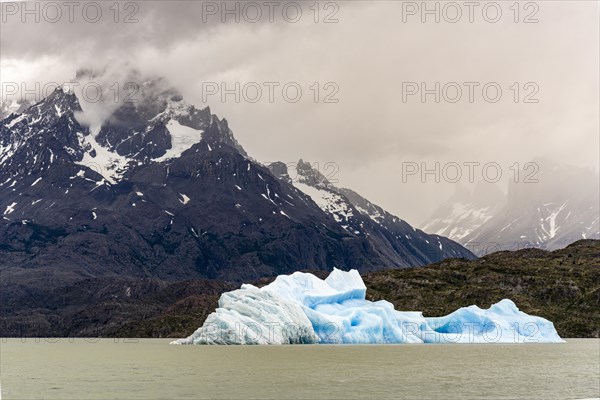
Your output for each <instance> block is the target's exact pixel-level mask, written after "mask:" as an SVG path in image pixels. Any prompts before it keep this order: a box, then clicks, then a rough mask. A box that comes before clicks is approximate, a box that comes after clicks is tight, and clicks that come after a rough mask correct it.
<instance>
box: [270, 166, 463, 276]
mask: <svg viewBox="0 0 600 400" xmlns="http://www.w3.org/2000/svg"><path fill="white" fill-rule="evenodd" d="M292 168H295V171H294V172H293V173H292V174H291V175H292V176H294V179H292V178H290V173H289V171H288V168H287V166H286V165H285V164H283V163H281V162H277V163H273V164H271V165H270V167H269V169H271V171H272V172H273V174H274V175H275V176H277V177H278V178H279V179H281V180H283V181H285V182H291V183H292V184H293V185H295V186H296V187H298V188H299V189H300V190H302V191H305V192H306V193H310V194H311V196H314V200H315V201H316V202H317V203H318V204H319V206H320V207H321V208H322V209H323V211H324V212H325V213H328V214H330V215H331V216H332V217H333V218H334V220H335V221H336V222H338V224H339V225H340V226H341V227H342V228H343V229H344V230H345V231H346V232H348V233H349V234H352V235H353V236H357V237H364V238H367V239H368V240H369V242H370V243H371V244H372V246H373V249H374V252H375V253H376V254H379V255H381V256H382V257H384V258H387V259H390V260H392V264H390V265H391V266H392V267H395V268H401V267H406V266H417V265H426V264H429V263H432V262H437V261H440V260H442V259H444V258H468V259H469V258H473V256H472V254H471V253H470V252H469V251H466V250H465V249H464V248H463V247H462V246H461V245H459V244H457V243H455V242H453V241H451V240H449V239H447V238H444V237H442V236H438V235H429V234H427V233H425V232H423V231H421V230H419V229H415V228H413V227H412V226H410V225H409V224H408V223H406V222H405V221H403V220H401V219H400V218H398V217H396V216H394V215H391V214H390V213H388V212H387V211H385V210H384V209H382V208H381V207H379V206H377V205H375V204H373V203H371V202H370V201H368V200H367V199H365V198H364V197H362V196H360V195H359V194H358V193H356V192H354V191H352V190H350V189H344V188H337V187H335V186H334V185H333V184H331V182H329V181H328V180H327V178H326V177H325V176H323V174H321V173H320V172H319V171H318V170H316V169H315V168H313V167H312V166H311V164H310V163H308V162H305V161H303V160H299V161H298V163H297V164H295V166H292Z"/></svg>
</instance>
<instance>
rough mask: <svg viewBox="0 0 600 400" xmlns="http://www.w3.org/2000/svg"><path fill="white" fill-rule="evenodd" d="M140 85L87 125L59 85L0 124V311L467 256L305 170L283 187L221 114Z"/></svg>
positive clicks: (160, 86)
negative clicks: (192, 282) (159, 288)
mask: <svg viewBox="0 0 600 400" xmlns="http://www.w3.org/2000/svg"><path fill="white" fill-rule="evenodd" d="M140 88H141V90H140V93H139V96H138V99H137V100H138V101H137V102H135V103H131V102H130V103H122V104H120V105H118V107H115V109H114V110H113V111H112V113H111V115H110V117H109V118H107V119H105V120H104V122H103V123H102V124H101V126H97V127H92V128H90V127H88V126H86V125H85V124H83V123H82V122H81V121H84V120H86V117H88V116H89V115H88V114H90V113H89V111H86V104H85V103H80V101H79V99H78V97H77V95H76V94H75V93H74V92H73V91H72V90H70V89H68V88H67V87H61V88H57V89H56V90H55V91H54V92H52V93H51V94H50V95H49V96H48V97H46V98H45V99H43V100H42V101H40V102H38V103H36V104H32V105H27V106H24V105H22V107H21V106H19V107H18V108H17V109H15V104H14V103H11V104H10V105H9V107H8V108H10V110H11V112H10V114H9V115H8V116H7V117H6V118H5V119H3V120H2V121H0V259H1V260H2V261H0V273H1V274H2V279H1V282H0V292H1V293H2V295H3V298H2V307H4V309H3V310H2V314H4V315H7V314H8V315H11V312H10V310H11V309H13V308H12V307H15V306H16V305H17V304H20V303H22V304H30V303H31V302H32V301H33V302H34V303H35V301H37V300H35V298H36V297H38V296H39V298H41V299H43V298H44V297H45V296H47V295H48V293H49V291H54V290H58V291H59V292H60V290H61V288H63V287H67V286H69V285H77V284H78V282H83V281H88V282H89V280H90V279H91V280H93V281H96V280H97V282H98V285H108V286H110V285H109V284H108V283H107V282H111V279H115V282H117V281H118V280H117V278H118V279H125V278H127V279H129V278H133V279H159V280H165V281H180V280H188V279H205V280H210V279H219V280H222V281H231V282H243V281H250V280H255V279H259V278H261V277H268V276H275V275H278V274H285V273H290V272H293V271H296V270H299V269H311V270H331V269H332V268H333V267H338V268H341V269H349V268H356V269H358V270H360V271H363V272H366V271H375V270H380V269H389V268H404V267H411V266H420V265H426V264H429V263H431V262H435V261H439V260H441V259H444V258H448V257H459V258H460V257H464V258H468V259H472V258H474V255H473V254H472V253H471V252H470V251H468V250H467V249H465V248H464V247H463V246H461V245H460V244H458V243H456V242H454V241H452V240H449V239H447V238H445V237H442V236H439V235H428V234H426V233H425V232H423V231H421V230H418V229H415V228H413V227H411V226H410V225H409V224H407V223H406V222H404V221H402V220H401V219H400V218H398V217H395V216H393V215H391V214H389V213H387V212H385V211H384V210H383V209H381V208H379V207H377V206H376V205H374V204H372V203H370V202H369V201H367V200H366V199H364V198H362V197H361V196H359V195H358V194H356V193H354V192H352V191H350V190H347V189H338V188H335V187H334V186H332V185H331V184H330V183H329V182H327V180H326V179H324V178H323V176H322V175H321V174H320V173H319V172H318V171H315V170H313V169H312V168H311V166H310V165H309V164H308V163H304V162H299V163H298V164H297V167H296V170H295V171H294V175H295V176H297V177H298V179H297V180H292V179H291V178H289V176H287V177H286V173H287V170H286V166H285V164H282V163H279V164H275V165H271V166H269V167H267V166H265V165H262V164H261V163H259V162H257V161H255V160H254V159H252V158H251V157H250V156H249V155H248V154H247V153H246V151H245V150H244V149H243V148H242V146H241V145H240V144H239V143H238V142H237V140H236V139H235V137H234V136H233V133H232V131H231V129H230V128H229V124H228V122H227V121H226V120H225V119H220V118H218V117H217V116H216V115H214V114H212V113H211V111H210V109H209V108H208V107H206V108H201V109H198V108H196V107H194V106H193V105H190V104H188V103H187V102H185V100H183V98H182V97H181V95H179V93H177V92H176V91H175V90H173V89H171V88H170V87H168V85H167V84H166V83H165V82H164V81H163V80H162V79H152V80H148V81H145V82H144V83H143V84H142V85H140ZM5 106H6V105H5ZM5 108H6V107H5ZM86 113H87V114H86ZM278 167H279V169H278ZM88 284H89V283H88ZM78 301H81V302H85V299H79V300H78Z"/></svg>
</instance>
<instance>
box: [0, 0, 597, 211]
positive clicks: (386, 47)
mask: <svg viewBox="0 0 600 400" xmlns="http://www.w3.org/2000/svg"><path fill="white" fill-rule="evenodd" d="M206 3H207V2H204V5H203V4H202V3H198V2H141V3H140V4H139V5H140V9H139V12H138V13H137V14H136V18H138V19H139V23H136V24H124V23H119V24H115V23H111V21H110V20H103V21H101V22H100V23H96V24H89V23H86V22H85V21H82V20H79V21H76V22H75V23H73V24H69V23H57V24H53V25H51V26H49V24H43V23H40V24H27V25H26V26H27V29H22V28H23V26H22V25H20V24H19V23H16V22H14V21H12V22H11V21H9V22H8V23H7V24H3V25H2V27H1V28H0V29H1V30H2V31H1V35H0V44H1V49H0V50H1V54H2V57H1V60H0V63H1V66H2V74H1V76H0V80H2V81H4V82H6V81H16V82H34V81H36V80H37V81H39V80H53V81H59V80H61V79H62V80H63V81H66V80H69V79H71V78H72V77H73V75H74V73H75V71H76V70H78V69H79V68H81V67H92V68H99V67H100V68H102V67H104V66H109V67H110V66H112V68H111V70H114V71H117V72H118V71H121V72H123V71H125V70H126V69H127V68H125V67H121V66H122V65H127V66H128V67H136V68H138V69H139V70H140V71H142V72H143V74H145V75H152V76H164V77H166V79H167V80H169V81H170V82H172V83H173V84H174V85H175V86H176V87H177V88H178V89H179V90H180V91H181V92H182V94H183V95H184V97H185V98H186V99H187V100H188V101H190V102H192V103H194V104H196V105H198V106H202V105H204V104H203V102H204V101H205V100H206V101H207V103H208V104H209V105H210V106H211V109H212V110H213V111H214V112H217V113H218V114H219V115H220V116H225V117H226V118H227V119H228V120H229V122H230V125H231V127H232V128H233V130H234V131H235V133H236V137H237V138H238V140H239V141H240V142H241V143H242V144H243V145H244V147H245V148H246V150H248V152H249V153H250V154H251V155H253V156H254V157H256V158H257V159H259V160H262V161H265V162H267V161H275V160H282V161H285V162H293V161H297V159H299V158H304V159H307V160H312V161H315V162H320V163H321V164H324V163H325V162H335V163H336V164H337V165H339V172H338V173H337V176H336V177H337V178H338V180H339V181H340V184H341V185H344V186H348V187H352V188H355V189H357V190H358V191H359V192H361V193H363V194H364V195H365V196H366V197H368V198H370V199H372V200H373V201H375V202H378V203H379V204H381V205H382V206H383V207H385V208H387V209H389V210H390V211H392V212H394V213H395V214H397V215H399V216H401V217H402V218H405V219H407V220H408V221H409V222H413V223H416V222H420V221H422V220H424V219H425V218H426V217H427V216H428V215H429V214H430V213H431V212H432V211H433V209H434V208H435V207H436V206H437V205H438V204H439V203H440V202H441V201H443V200H444V199H445V198H446V197H447V196H449V195H450V194H451V193H452V191H453V185H452V184H449V183H443V182H440V183H435V182H432V181H431V180H427V182H426V183H422V182H421V180H420V179H418V180H410V181H408V182H403V181H402V179H401V175H402V166H403V163H406V162H418V163H422V162H425V163H427V165H428V166H432V165H434V163H436V162H439V163H442V164H443V163H447V162H458V163H464V162H471V161H473V162H480V163H487V162H496V163H498V164H500V165H501V166H502V168H503V171H504V172H505V176H507V173H508V172H507V171H508V169H509V167H510V166H511V165H512V164H513V163H515V162H520V163H524V162H527V161H530V160H531V159H533V158H534V157H536V156H540V155H550V156H554V157H559V158H560V159H561V160H563V161H564V162H567V163H572V164H575V165H580V166H592V167H594V168H598V162H599V161H598V158H599V155H598V148H599V146H600V144H599V142H598V140H599V139H598V131H599V130H600V128H599V126H598V109H599V104H598V86H599V81H598V73H597V72H598V48H599V43H598V19H597V10H596V5H595V4H593V2H589V3H588V2H577V3H569V4H566V3H561V2H544V3H539V7H540V9H539V10H538V12H537V13H536V17H537V18H538V19H539V22H538V23H533V24H524V23H522V19H523V18H524V16H525V15H527V13H529V12H531V10H521V14H520V15H519V19H520V22H519V23H515V22H514V20H513V18H514V15H513V14H511V10H509V9H508V6H507V7H504V8H503V17H502V19H501V21H500V22H498V23H489V22H486V21H485V20H484V19H483V18H482V17H481V14H479V13H475V14H474V15H475V22H474V23H469V22H468V21H465V20H462V21H460V22H458V23H455V24H454V23H448V22H445V21H444V20H443V18H442V20H441V22H440V23H435V22H431V20H430V21H429V22H427V23H421V22H420V17H421V16H420V15H416V16H408V18H407V22H402V18H403V8H402V7H403V3H404V4H406V3H407V2H339V3H337V4H338V6H339V10H337V11H336V10H335V9H332V10H325V9H321V10H320V14H319V20H320V21H322V19H323V18H324V17H325V16H326V15H328V13H331V12H332V11H336V12H335V17H336V18H337V19H339V22H338V23H332V24H325V23H315V22H314V17H315V15H314V14H312V13H311V10H309V9H307V8H306V6H305V7H304V9H303V11H304V15H303V18H302V19H301V20H300V21H299V22H297V23H290V22H286V21H285V20H284V19H283V18H281V16H280V14H277V17H276V18H275V22H274V23H270V22H269V21H267V20H265V19H263V20H261V21H260V22H259V23H248V22H246V21H244V20H243V18H242V19H241V22H240V23H236V22H234V21H232V20H231V18H230V19H229V22H227V23H222V22H221V19H220V17H221V15H216V16H215V15H211V16H210V17H209V18H207V19H206V21H204V19H203V9H202V7H203V6H206ZM218 3H219V4H220V2H218ZM231 4H233V3H231ZM303 4H306V3H303ZM416 4H420V3H416ZM121 11H123V10H121ZM463 11H465V10H463ZM478 12H479V11H478ZM122 16H123V14H121V17H122ZM405 16H406V15H405ZM20 28H21V29H20ZM111 79H112V78H111ZM123 79H125V78H123V77H115V78H114V80H115V81H119V82H122V81H123ZM236 82H239V83H240V85H241V86H242V87H243V86H244V85H246V84H249V83H257V84H258V85H259V86H261V87H262V88H263V90H264V89H265V85H264V84H265V83H268V82H278V83H279V85H280V86H279V87H278V88H277V90H276V92H275V93H276V95H277V98H276V100H275V101H274V102H273V103H271V102H269V101H266V100H265V99H266V95H265V93H266V92H264V91H263V97H262V98H261V100H260V101H258V102H256V103H251V102H249V101H244V100H243V99H242V101H240V102H236V101H234V100H233V96H228V97H227V98H226V101H225V102H223V101H222V99H221V93H218V94H215V95H211V96H208V97H207V96H206V90H205V89H206V85H207V84H212V83H217V84H225V85H226V86H227V88H232V87H234V85H235V83H236ZM406 82H415V83H417V84H420V83H422V82H425V84H426V85H427V88H432V87H434V86H435V82H440V85H441V87H443V85H445V84H448V83H451V82H456V83H457V84H458V86H459V87H461V88H462V90H463V97H462V100H461V101H458V102H456V103H451V102H448V101H445V100H444V99H443V98H442V100H441V101H440V102H439V103H436V102H435V101H433V100H432V99H433V95H428V96H427V97H426V100H427V101H426V102H425V103H423V102H421V101H420V96H419V95H415V96H410V97H409V98H408V99H407V101H406V102H404V101H403V96H402V91H403V83H406ZM466 82H478V83H479V86H478V87H477V89H476V90H475V92H474V93H475V95H476V97H475V100H474V101H473V102H472V103H471V102H469V101H468V100H465V99H466V96H467V94H466V93H467V87H466V86H465V83H466ZM515 82H517V86H514V84H515ZM287 83H296V84H298V85H299V86H300V87H301V88H302V91H303V95H302V98H301V99H300V100H299V101H298V102H296V103H291V102H288V101H285V100H284V99H282V97H283V96H282V92H281V90H280V88H281V87H283V86H284V85H285V84H287ZM315 83H316V86H314V85H315ZM328 83H333V84H335V86H334V87H332V86H329V87H328V88H326V87H325V85H327V84H328ZM486 83H494V84H497V85H498V86H499V87H500V88H501V89H502V97H501V100H500V101H498V102H496V103H492V102H489V101H486V100H485V99H484V98H483V94H482V87H483V86H484V85H485V84H486ZM528 83H532V84H533V85H529V86H526V85H527V84H528ZM511 87H512V88H513V89H511ZM517 87H518V91H519V93H518V101H517V102H516V103H515V101H514V96H515V95H516V88H517ZM316 88H318V91H319V93H318V99H317V100H318V101H317V102H315V101H314V95H315V90H316ZM336 88H337V89H339V90H338V91H337V92H336V90H335V89H336ZM449 88H451V87H449ZM536 91H537V92H536ZM333 92H335V95H334V96H333V98H334V99H337V100H339V102H338V103H325V102H324V97H325V96H326V95H328V94H331V93H333ZM534 92H535V94H533V93H534ZM448 93H450V92H448ZM528 95H531V96H532V99H537V100H538V102H537V103H525V102H524V99H525V96H528ZM105 105H106V104H104V105H103V106H105ZM107 110H108V112H109V111H110V107H109V108H108V109H107V108H102V107H100V108H99V109H98V110H95V111H97V112H93V113H90V114H89V115H90V116H94V117H95V118H96V120H99V119H102V118H104V114H105V113H106V111H107ZM505 181H506V179H504V180H503V182H504V183H506V182H505ZM462 183H467V182H464V181H463V182H462Z"/></svg>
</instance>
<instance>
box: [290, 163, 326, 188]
mask: <svg viewBox="0 0 600 400" xmlns="http://www.w3.org/2000/svg"><path fill="white" fill-rule="evenodd" d="M296 173H297V175H298V177H297V179H298V181H299V182H300V183H304V184H306V185H309V186H313V187H317V188H331V187H334V186H333V185H332V184H331V182H329V181H328V180H327V178H325V176H324V175H323V174H321V173H320V172H319V171H318V170H316V169H315V168H313V167H312V165H311V164H310V163H309V162H305V161H304V160H302V159H300V160H298V163H297V164H296Z"/></svg>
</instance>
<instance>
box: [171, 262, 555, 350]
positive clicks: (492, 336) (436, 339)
mask: <svg viewBox="0 0 600 400" xmlns="http://www.w3.org/2000/svg"><path fill="white" fill-rule="evenodd" d="M366 292H367V288H366V286H365V284H364V282H363V280H362V278H361V277H360V275H359V273H358V271H356V270H351V271H347V272H346V271H342V270H339V269H334V270H333V271H332V272H331V274H330V275H329V276H328V277H327V278H326V279H324V280H322V279H319V278H317V277H316V276H314V275H312V274H310V273H303V272H295V273H293V274H291V275H280V276H278V277H277V278H276V279H275V280H274V281H273V282H272V283H270V284H269V285H266V286H264V287H262V288H258V287H256V286H253V285H249V284H244V285H242V287H241V288H240V289H238V290H234V291H231V292H227V293H224V294H223V295H221V298H220V299H219V306H218V308H217V309H216V310H215V312H213V313H212V314H210V315H209V316H208V317H207V319H206V321H205V322H204V324H203V325H202V327H200V328H199V329H198V330H196V332H194V333H193V334H192V335H191V336H189V337H188V338H185V339H179V340H176V341H174V342H172V344H224V345H229V344H311V343H323V344H343V343H348V344H375V343H382V344H383V343H560V342H564V341H563V340H562V339H561V338H560V336H559V335H558V333H557V332H556V330H555V329H554V325H553V324H552V322H550V321H548V320H546V319H544V318H540V317H536V316H531V315H528V314H526V313H524V312H522V311H519V309H518V308H517V306H516V305H515V303H513V302H512V301H511V300H508V299H504V300H501V301H500V302H498V303H496V304H494V305H492V306H491V307H490V308H488V309H482V308H479V307H477V306H474V305H473V306H469V307H463V308H460V309H458V310H456V311H454V312H453V313H451V314H449V315H446V316H444V317H424V316H423V313H421V312H416V311H397V310H395V309H394V306H393V304H392V303H390V302H388V301H385V300H381V301H375V302H373V301H369V300H366V298H365V297H366Z"/></svg>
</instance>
